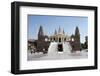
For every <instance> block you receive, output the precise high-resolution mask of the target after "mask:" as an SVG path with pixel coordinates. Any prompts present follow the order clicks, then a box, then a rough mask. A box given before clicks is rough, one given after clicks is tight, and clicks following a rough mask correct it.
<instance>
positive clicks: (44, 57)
mask: <svg viewBox="0 0 100 76" xmlns="http://www.w3.org/2000/svg"><path fill="white" fill-rule="evenodd" d="M27 55H28V61H31V60H58V59H81V58H88V52H87V51H86V50H82V51H81V52H80V51H77V52H74V53H67V52H64V53H47V54H43V53H42V52H40V53H32V54H31V53H30V52H28V54H27Z"/></svg>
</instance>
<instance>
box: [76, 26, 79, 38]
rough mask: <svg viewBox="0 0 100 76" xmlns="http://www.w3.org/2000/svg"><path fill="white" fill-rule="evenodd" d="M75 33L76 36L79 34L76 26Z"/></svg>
mask: <svg viewBox="0 0 100 76" xmlns="http://www.w3.org/2000/svg"><path fill="white" fill-rule="evenodd" d="M75 35H76V36H77V35H80V32H79V28H78V26H77V27H76V29H75Z"/></svg>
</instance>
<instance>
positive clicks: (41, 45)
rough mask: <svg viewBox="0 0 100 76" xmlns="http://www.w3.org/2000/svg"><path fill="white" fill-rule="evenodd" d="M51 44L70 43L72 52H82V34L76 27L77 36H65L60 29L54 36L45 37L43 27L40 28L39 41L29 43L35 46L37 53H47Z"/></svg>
mask: <svg viewBox="0 0 100 76" xmlns="http://www.w3.org/2000/svg"><path fill="white" fill-rule="evenodd" d="M50 42H69V43H70V45H71V47H72V52H73V51H77V50H80V32H79V28H78V27H76V29H75V34H72V35H71V36H68V35H66V34H65V32H64V30H61V28H60V27H59V29H58V31H57V30H55V32H54V35H52V36H47V35H44V30H43V27H42V26H40V28H39V32H38V39H37V40H34V41H28V43H29V44H30V43H31V45H33V46H34V47H35V48H36V49H37V50H36V52H43V53H47V52H48V48H49V46H50Z"/></svg>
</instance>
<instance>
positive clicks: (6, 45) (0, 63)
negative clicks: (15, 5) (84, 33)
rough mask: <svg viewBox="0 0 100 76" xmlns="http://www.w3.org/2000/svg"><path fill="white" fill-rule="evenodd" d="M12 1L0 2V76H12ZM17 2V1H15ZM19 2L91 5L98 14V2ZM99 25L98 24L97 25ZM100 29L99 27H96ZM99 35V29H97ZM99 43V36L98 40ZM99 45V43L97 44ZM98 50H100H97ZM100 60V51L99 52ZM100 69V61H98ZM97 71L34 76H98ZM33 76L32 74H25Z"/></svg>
mask: <svg viewBox="0 0 100 76" xmlns="http://www.w3.org/2000/svg"><path fill="white" fill-rule="evenodd" d="M13 1H14V0H1V1H0V76H13V74H11V73H10V55H11V54H10V53H11V48H10V47H11V43H10V42H11V39H10V36H11V32H10V30H11V5H10V4H11V2H13ZM16 1H17V0H16ZM20 1H30V2H44V3H58V4H74V5H91V6H98V11H99V12H98V13H100V0H20ZM99 20H100V14H99V15H98V21H99ZM99 24H100V23H98V25H99ZM98 28H100V26H98ZM99 33H100V29H99ZM98 42H100V35H99V40H98ZM99 44H100V43H99ZM99 50H100V48H99ZM99 58H100V51H99ZM99 67H100V59H99ZM99 74H100V68H99V70H85V71H70V72H69V71H67V72H66V71H65V72H55V73H41V74H34V76H40V75H41V76H55V75H56V76H62V75H63V76H76V75H77V76H85V75H89V76H90V75H92V76H94V75H95V76H99ZM28 75H33V74H26V76H28Z"/></svg>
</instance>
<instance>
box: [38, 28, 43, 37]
mask: <svg viewBox="0 0 100 76" xmlns="http://www.w3.org/2000/svg"><path fill="white" fill-rule="evenodd" d="M38 35H41V36H43V35H44V33H43V27H42V26H40V28H39V32H38Z"/></svg>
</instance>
